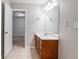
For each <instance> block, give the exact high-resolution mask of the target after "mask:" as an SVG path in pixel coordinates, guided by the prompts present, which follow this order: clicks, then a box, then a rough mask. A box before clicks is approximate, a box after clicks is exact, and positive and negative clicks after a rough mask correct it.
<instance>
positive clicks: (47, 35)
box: [35, 33, 58, 40]
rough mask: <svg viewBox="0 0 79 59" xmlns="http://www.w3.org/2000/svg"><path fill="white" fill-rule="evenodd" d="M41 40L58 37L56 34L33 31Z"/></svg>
mask: <svg viewBox="0 0 79 59" xmlns="http://www.w3.org/2000/svg"><path fill="white" fill-rule="evenodd" d="M35 34H36V35H37V36H38V37H39V38H41V39H42V40H48V39H58V34H48V33H35Z"/></svg>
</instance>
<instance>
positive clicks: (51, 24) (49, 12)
mask: <svg viewBox="0 0 79 59" xmlns="http://www.w3.org/2000/svg"><path fill="white" fill-rule="evenodd" d="M48 4H49V3H48ZM45 7H48V5H47V6H45ZM58 13H59V6H58V5H56V4H55V6H53V5H52V6H51V5H50V6H49V7H48V8H46V9H45V10H44V23H45V24H44V32H45V33H47V32H48V33H50V32H51V33H55V34H58V25H59V23H58V20H59V18H58V17H59V14H58Z"/></svg>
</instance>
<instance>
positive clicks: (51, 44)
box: [35, 33, 58, 59]
mask: <svg viewBox="0 0 79 59" xmlns="http://www.w3.org/2000/svg"><path fill="white" fill-rule="evenodd" d="M35 47H36V50H37V52H38V54H39V57H40V59H58V35H57V34H43V33H35Z"/></svg>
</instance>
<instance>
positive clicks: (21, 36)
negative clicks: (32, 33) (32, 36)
mask: <svg viewBox="0 0 79 59" xmlns="http://www.w3.org/2000/svg"><path fill="white" fill-rule="evenodd" d="M13 46H18V47H23V48H24V47H25V11H19V10H13Z"/></svg>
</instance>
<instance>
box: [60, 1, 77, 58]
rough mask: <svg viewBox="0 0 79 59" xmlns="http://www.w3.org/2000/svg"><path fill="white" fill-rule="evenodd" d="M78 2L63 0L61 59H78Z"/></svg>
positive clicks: (61, 12)
mask: <svg viewBox="0 0 79 59" xmlns="http://www.w3.org/2000/svg"><path fill="white" fill-rule="evenodd" d="M77 3H78V2H77V0H61V3H60V34H59V35H60V41H59V59H77V53H78V51H77V43H78V38H77V29H75V28H74V24H75V22H77V21H78V19H77V13H78V11H77V10H78V9H77Z"/></svg>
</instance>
